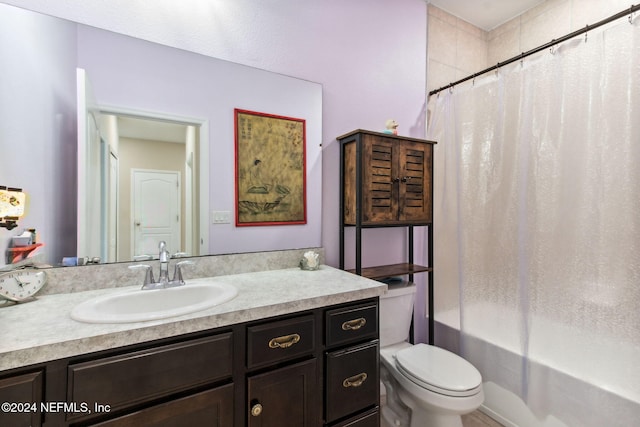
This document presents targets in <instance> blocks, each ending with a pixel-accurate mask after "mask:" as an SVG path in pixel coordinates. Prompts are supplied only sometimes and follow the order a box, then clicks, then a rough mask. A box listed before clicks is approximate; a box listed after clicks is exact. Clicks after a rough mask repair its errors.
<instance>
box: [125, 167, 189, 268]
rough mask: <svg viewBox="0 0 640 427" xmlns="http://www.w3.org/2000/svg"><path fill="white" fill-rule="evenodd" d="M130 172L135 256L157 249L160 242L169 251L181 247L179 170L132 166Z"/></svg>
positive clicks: (133, 250)
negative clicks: (164, 244)
mask: <svg viewBox="0 0 640 427" xmlns="http://www.w3.org/2000/svg"><path fill="white" fill-rule="evenodd" d="M131 174H132V179H131V181H132V182H131V185H132V187H131V211H132V212H133V218H132V219H133V229H132V235H133V244H132V246H133V247H132V252H133V256H134V257H136V256H139V255H147V254H154V253H155V252H158V245H159V243H160V242H161V241H164V242H166V244H167V247H168V248H169V249H170V250H171V248H180V247H181V239H180V235H181V233H180V228H181V227H180V217H181V211H182V209H181V202H180V198H181V197H180V194H181V189H180V187H181V186H180V171H152V170H151V171H150V170H142V169H132V170H131ZM174 250H175V249H174Z"/></svg>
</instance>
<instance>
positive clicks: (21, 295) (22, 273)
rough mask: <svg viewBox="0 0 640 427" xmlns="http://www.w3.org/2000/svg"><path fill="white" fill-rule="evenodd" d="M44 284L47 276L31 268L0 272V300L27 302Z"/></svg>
mask: <svg viewBox="0 0 640 427" xmlns="http://www.w3.org/2000/svg"><path fill="white" fill-rule="evenodd" d="M46 282H47V274H46V273H45V272H44V271H42V270H36V269H33V268H23V269H19V270H12V271H7V272H0V299H1V298H4V299H7V300H10V301H15V302H25V301H29V300H31V299H33V296H34V295H35V294H36V293H37V292H38V291H39V290H40V289H42V287H43V286H44V284H45V283H46Z"/></svg>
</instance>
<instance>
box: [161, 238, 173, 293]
mask: <svg viewBox="0 0 640 427" xmlns="http://www.w3.org/2000/svg"><path fill="white" fill-rule="evenodd" d="M158 250H159V251H160V254H159V255H158V258H159V259H160V276H159V277H158V283H161V284H163V285H165V286H166V284H167V283H169V258H171V255H170V254H169V251H168V250H167V243H166V242H165V241H164V240H162V241H160V244H159V245H158ZM163 287H164V286H163Z"/></svg>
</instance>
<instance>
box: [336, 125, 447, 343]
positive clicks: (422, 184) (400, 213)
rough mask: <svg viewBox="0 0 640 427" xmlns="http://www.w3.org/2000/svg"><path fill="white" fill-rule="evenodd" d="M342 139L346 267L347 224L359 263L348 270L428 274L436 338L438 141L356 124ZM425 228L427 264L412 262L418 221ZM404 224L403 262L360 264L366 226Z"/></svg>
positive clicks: (431, 321)
mask: <svg viewBox="0 0 640 427" xmlns="http://www.w3.org/2000/svg"><path fill="white" fill-rule="evenodd" d="M337 140H338V141H339V143H340V265H339V267H340V268H341V269H343V270H344V269H345V265H344V264H345V262H344V259H345V228H346V227H354V228H355V268H354V269H350V270H347V271H349V272H352V273H355V274H358V275H360V276H364V277H368V278H370V279H374V280H380V279H384V278H387V277H395V276H404V275H408V276H409V281H411V282H413V275H414V274H417V273H426V274H428V298H429V303H428V307H427V312H428V316H429V325H428V330H429V344H433V336H434V306H433V293H434V292H433V202H432V201H433V145H434V144H435V142H433V141H427V140H424V139H418V138H410V137H403V136H397V135H392V134H386V133H382V132H373V131H367V130H362V129H358V130H354V131H352V132H349V133H347V134H345V135H342V136H339V137H338V138H337ZM415 226H425V227H426V231H427V247H428V254H427V265H426V266H423V265H418V264H414V227H415ZM381 227H405V228H406V229H407V234H408V253H407V259H406V262H404V263H398V264H392V265H383V266H371V267H366V268H363V267H362V232H363V229H370V228H381Z"/></svg>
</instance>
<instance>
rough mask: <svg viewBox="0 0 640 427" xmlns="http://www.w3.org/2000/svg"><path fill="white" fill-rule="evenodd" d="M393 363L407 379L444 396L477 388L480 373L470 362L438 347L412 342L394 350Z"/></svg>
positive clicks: (472, 393)
mask: <svg viewBox="0 0 640 427" xmlns="http://www.w3.org/2000/svg"><path fill="white" fill-rule="evenodd" d="M396 366H397V367H398V369H399V370H400V371H401V372H402V373H403V374H404V375H405V376H406V377H407V378H409V379H410V380H411V381H413V382H414V383H416V384H418V385H420V386H421V387H424V388H426V389H428V390H431V391H434V392H436V393H440V394H444V395H447V396H472V395H474V394H476V393H478V392H479V387H480V384H481V383H482V376H481V375H480V372H478V370H477V369H476V368H475V366H473V365H472V364H471V363H469V362H467V361H466V360H465V359H463V358H462V357H460V356H458V355H457V354H454V353H451V352H450V351H447V350H444V349H442V348H439V347H435V346H431V345H426V344H416V345H414V346H411V347H408V348H405V349H403V350H400V351H398V352H397V353H396Z"/></svg>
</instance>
